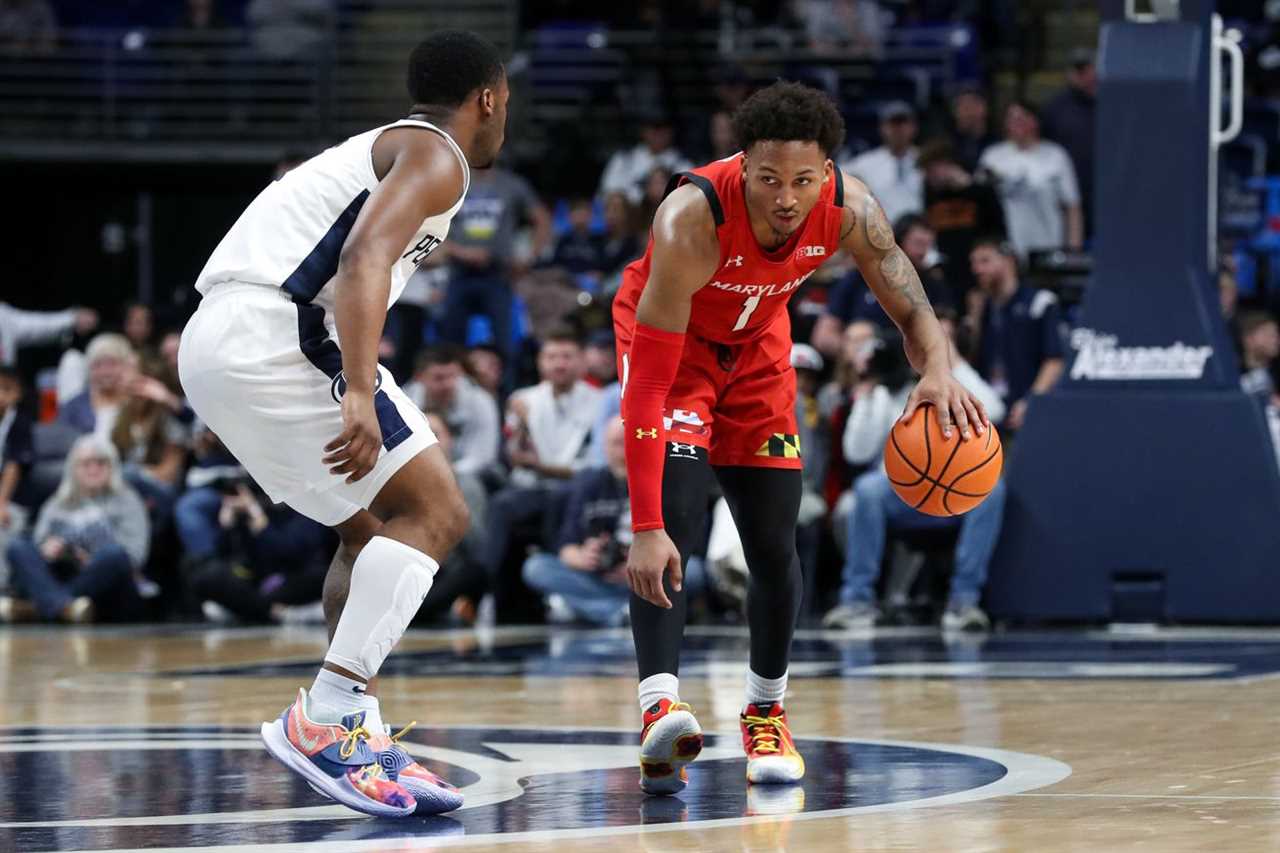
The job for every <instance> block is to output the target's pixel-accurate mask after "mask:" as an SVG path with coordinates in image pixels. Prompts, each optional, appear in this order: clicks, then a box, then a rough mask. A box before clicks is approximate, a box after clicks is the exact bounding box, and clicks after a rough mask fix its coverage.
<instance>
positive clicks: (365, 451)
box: [322, 388, 382, 483]
mask: <svg viewBox="0 0 1280 853" xmlns="http://www.w3.org/2000/svg"><path fill="white" fill-rule="evenodd" d="M342 426H343V429H342V434H341V435H339V436H338V437H337V438H335V439H334V440H333V441H331V442H329V443H328V444H326V445H325V446H324V452H325V456H324V459H323V460H322V461H323V462H324V464H325V465H329V466H332V467H330V468H329V473H330V474H337V475H342V474H347V475H348V476H347V480H346V481H347V482H348V483H354V482H356V481H357V480H359V479H361V478H362V477H364V476H365V475H366V474H368V473H369V472H370V471H372V470H373V466H374V464H375V463H377V461H378V453H379V451H381V450H382V431H381V430H380V429H379V428H378V415H377V413H376V412H375V411H374V408H373V394H371V393H367V392H363V391H355V390H352V389H351V388H348V389H347V391H346V393H345V394H343V395H342Z"/></svg>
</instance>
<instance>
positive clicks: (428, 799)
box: [369, 720, 462, 815]
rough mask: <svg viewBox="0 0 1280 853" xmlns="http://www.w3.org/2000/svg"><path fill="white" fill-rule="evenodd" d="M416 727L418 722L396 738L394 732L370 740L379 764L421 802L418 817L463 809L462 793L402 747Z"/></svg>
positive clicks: (382, 733) (403, 730)
mask: <svg viewBox="0 0 1280 853" xmlns="http://www.w3.org/2000/svg"><path fill="white" fill-rule="evenodd" d="M416 724H417V720H415V721H414V722H412V723H410V724H409V725H407V726H405V727H404V728H403V729H401V730H400V731H398V732H396V733H395V734H394V735H393V734H391V728H390V727H387V729H386V731H384V732H377V733H374V734H371V735H370V736H369V746H370V747H372V748H373V751H374V752H375V753H376V754H377V757H378V763H379V764H381V765H382V769H383V770H385V771H386V773H387V776H388V777H390V778H391V779H394V780H395V781H396V782H399V783H400V784H401V785H403V786H404V788H405V790H407V791H408V792H409V793H410V794H413V798H414V799H415V800H417V801H418V811H417V814H420V815H433V814H443V813H444V812H451V811H454V810H455V809H460V808H462V792H461V791H459V790H458V789H457V788H456V787H454V786H453V785H450V784H449V783H448V782H446V781H445V780H443V779H441V778H440V777H439V776H437V775H436V774H434V773H432V772H431V771H430V770H428V769H427V768H425V767H423V766H422V765H421V764H419V763H418V762H416V761H414V760H413V757H412V756H410V755H409V753H408V752H406V751H405V749H404V747H402V746H400V743H399V741H400V738H402V737H404V736H405V734H406V733H407V732H408V731H409V729H411V728H413V727H414V725H416Z"/></svg>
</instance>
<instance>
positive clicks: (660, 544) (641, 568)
mask: <svg viewBox="0 0 1280 853" xmlns="http://www.w3.org/2000/svg"><path fill="white" fill-rule="evenodd" d="M666 572H671V588H672V589H674V590H676V591H679V590H680V585H681V583H683V581H684V575H683V573H682V572H681V571H680V551H679V550H678V549H677V548H676V545H675V543H674V542H672V541H671V537H670V536H668V535H667V531H665V530H644V531H641V532H640V533H637V534H636V536H635V540H634V541H633V542H632V543H631V553H630V554H629V555H628V556H627V585H628V586H630V587H631V591H632V592H634V593H635V594H636V595H638V596H640V597H641V598H643V599H644V600H645V601H647V602H649V603H650V604H656V605H657V606H658V607H662V608H664V609H666V610H670V609H671V599H669V598H667V591H666V590H665V589H663V586H662V576H663V574H664V573H666Z"/></svg>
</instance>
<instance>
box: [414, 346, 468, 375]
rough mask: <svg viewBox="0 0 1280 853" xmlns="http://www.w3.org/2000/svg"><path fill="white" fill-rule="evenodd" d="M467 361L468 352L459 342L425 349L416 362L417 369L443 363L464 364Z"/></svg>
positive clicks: (424, 368)
mask: <svg viewBox="0 0 1280 853" xmlns="http://www.w3.org/2000/svg"><path fill="white" fill-rule="evenodd" d="M465 363H466V353H465V352H464V351H463V349H462V347H460V346H458V345H457V344H448V343H445V344H436V345H434V346H430V347H427V348H426V349H424V350H423V351H422V352H421V353H420V354H419V355H418V358H417V361H416V362H415V364H414V367H415V369H416V370H426V369H427V368H428V367H438V366H440V365H442V364H456V365H459V366H462V365H463V364H465Z"/></svg>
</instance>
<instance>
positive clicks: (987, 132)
mask: <svg viewBox="0 0 1280 853" xmlns="http://www.w3.org/2000/svg"><path fill="white" fill-rule="evenodd" d="M999 141H1000V139H999V137H997V136H996V135H995V134H994V133H992V132H991V106H990V103H989V102H988V101H987V93H986V92H984V91H983V90H982V88H981V87H980V86H978V85H977V84H975V83H967V84H965V85H963V86H960V87H958V88H957V89H956V91H955V92H954V93H953V94H952V96H951V144H952V146H953V147H954V149H955V157H956V162H958V163H959V164H960V165H961V166H963V167H964V168H965V169H966V170H967V171H969V172H973V171H976V170H977V168H978V161H979V160H981V159H982V152H983V151H986V150H987V149H988V148H990V147H991V146H992V145H995V144H996V143H997V142H999Z"/></svg>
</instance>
